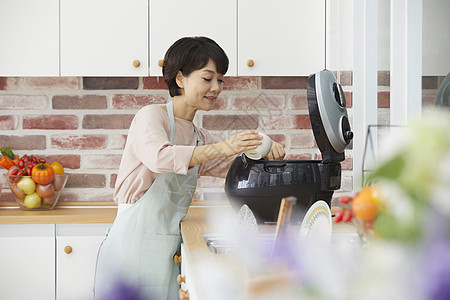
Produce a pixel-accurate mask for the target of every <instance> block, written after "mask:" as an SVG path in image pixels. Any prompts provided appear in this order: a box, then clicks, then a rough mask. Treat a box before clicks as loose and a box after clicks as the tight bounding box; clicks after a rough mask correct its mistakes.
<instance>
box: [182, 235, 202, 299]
mask: <svg viewBox="0 0 450 300" xmlns="http://www.w3.org/2000/svg"><path fill="white" fill-rule="evenodd" d="M181 259H182V262H181V276H182V277H183V279H184V281H183V283H182V284H181V286H180V287H181V288H182V289H183V290H184V291H186V292H188V293H189V300H196V299H198V295H197V291H196V289H195V284H194V283H193V280H194V276H192V273H191V272H192V271H191V270H192V267H191V266H190V265H191V262H190V260H189V254H187V252H186V246H185V245H184V244H183V243H181Z"/></svg>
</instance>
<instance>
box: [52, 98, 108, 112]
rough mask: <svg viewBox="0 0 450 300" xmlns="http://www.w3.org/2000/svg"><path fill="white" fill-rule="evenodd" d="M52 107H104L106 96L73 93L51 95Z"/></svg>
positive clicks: (105, 106) (105, 105)
mask: <svg viewBox="0 0 450 300" xmlns="http://www.w3.org/2000/svg"><path fill="white" fill-rule="evenodd" d="M52 107H53V109H105V108H107V103H106V96H102V95H82V96H80V95H74V96H66V95H60V96H53V99H52Z"/></svg>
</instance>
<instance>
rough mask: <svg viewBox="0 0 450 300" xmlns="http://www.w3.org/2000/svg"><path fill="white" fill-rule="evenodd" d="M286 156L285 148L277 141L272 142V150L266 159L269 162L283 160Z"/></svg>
mask: <svg viewBox="0 0 450 300" xmlns="http://www.w3.org/2000/svg"><path fill="white" fill-rule="evenodd" d="M285 155H286V152H285V151H284V148H283V146H282V145H280V144H278V143H277V142H275V141H272V148H271V149H270V152H269V154H267V156H266V157H265V158H266V159H267V160H282V159H283V158H284V156H285Z"/></svg>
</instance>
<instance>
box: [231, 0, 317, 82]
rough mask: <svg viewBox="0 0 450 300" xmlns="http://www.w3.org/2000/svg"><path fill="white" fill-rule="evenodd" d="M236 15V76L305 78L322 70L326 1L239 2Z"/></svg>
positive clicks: (248, 0) (258, 0) (266, 0)
mask: <svg viewBox="0 0 450 300" xmlns="http://www.w3.org/2000/svg"><path fill="white" fill-rule="evenodd" d="M238 15H239V16H238V24H239V26H238V47H239V49H238V74H239V75H241V76H267V75H270V76H305V75H309V74H311V73H315V72H317V71H320V70H322V69H324V68H325V0H295V1H292V0H279V1H272V0H245V1H239V3H238ZM248 60H253V62H254V65H253V66H252V67H249V66H247V61H248Z"/></svg>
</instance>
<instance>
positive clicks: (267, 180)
mask: <svg viewBox="0 0 450 300" xmlns="http://www.w3.org/2000/svg"><path fill="white" fill-rule="evenodd" d="M340 183H341V164H340V163H323V162H322V161H320V160H283V161H269V160H252V159H250V158H248V157H247V156H245V154H242V155H241V156H238V157H237V158H236V159H235V160H234V161H233V164H232V165H231V167H230V169H229V171H228V174H227V178H226V181H225V192H226V194H227V197H228V199H230V203H231V205H232V207H233V208H234V209H235V210H236V211H237V210H239V209H240V208H241V206H242V205H243V204H247V205H248V206H249V207H250V209H251V210H252V212H253V213H254V214H255V217H256V219H257V221H258V222H264V221H265V222H276V221H277V217H278V210H279V207H280V203H281V199H282V198H283V197H287V196H295V197H296V198H297V204H296V207H295V209H294V212H293V214H292V217H291V221H292V222H298V221H300V220H301V219H302V217H303V215H304V214H305V212H306V210H307V209H308V208H309V207H310V206H311V205H312V204H313V203H314V202H316V201H317V200H318V199H321V200H324V201H325V202H327V203H328V204H330V202H331V197H332V195H333V191H334V190H337V189H339V188H340Z"/></svg>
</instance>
